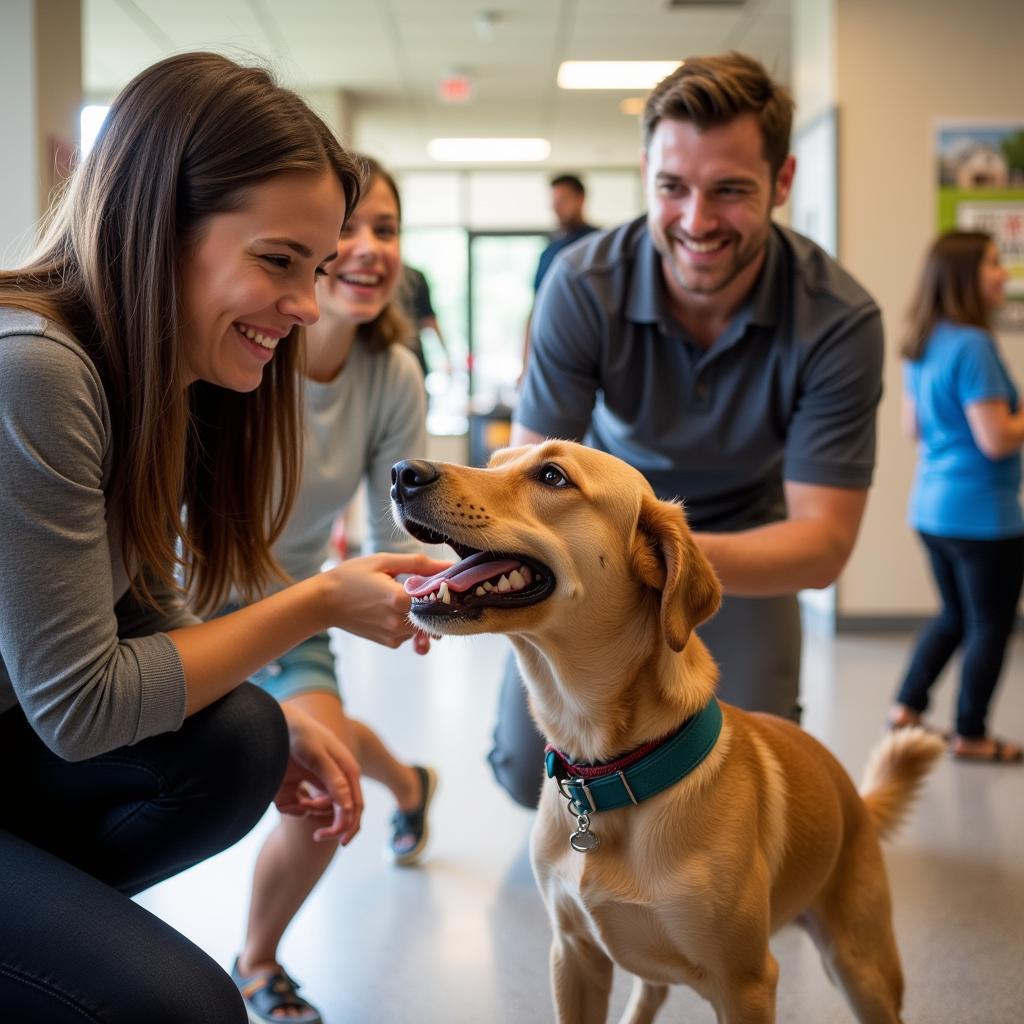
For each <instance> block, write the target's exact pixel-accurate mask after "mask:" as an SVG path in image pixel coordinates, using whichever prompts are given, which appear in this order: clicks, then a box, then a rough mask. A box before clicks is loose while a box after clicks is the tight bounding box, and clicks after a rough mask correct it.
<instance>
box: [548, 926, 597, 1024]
mask: <svg viewBox="0 0 1024 1024" xmlns="http://www.w3.org/2000/svg"><path fill="white" fill-rule="evenodd" d="M551 988H552V995H553V996H554V999H555V1014H556V1018H557V1020H558V1024H603V1022H604V1021H605V1020H607V1018H608V999H609V997H610V995H611V991H612V962H611V960H610V959H609V958H608V957H607V955H606V954H605V952H604V950H602V949H601V948H600V947H599V946H598V945H597V943H595V942H594V941H593V939H591V938H590V937H589V936H582V935H567V934H565V933H562V932H558V931H556V932H555V937H554V939H553V940H552V943H551Z"/></svg>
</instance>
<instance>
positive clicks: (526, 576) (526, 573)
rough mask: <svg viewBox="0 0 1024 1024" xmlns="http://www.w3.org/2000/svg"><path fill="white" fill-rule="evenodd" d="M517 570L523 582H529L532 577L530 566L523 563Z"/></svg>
mask: <svg viewBox="0 0 1024 1024" xmlns="http://www.w3.org/2000/svg"><path fill="white" fill-rule="evenodd" d="M518 572H519V575H520V576H522V577H523V582H524V583H529V582H530V580H531V579H533V573H532V572H530V567H529V566H528V565H524V566H523V567H522V568H521V569H519V570H518Z"/></svg>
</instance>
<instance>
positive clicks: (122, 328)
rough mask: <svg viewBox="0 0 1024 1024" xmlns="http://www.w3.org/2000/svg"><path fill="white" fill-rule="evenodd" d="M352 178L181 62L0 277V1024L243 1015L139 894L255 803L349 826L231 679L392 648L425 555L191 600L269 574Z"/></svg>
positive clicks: (348, 788) (350, 807)
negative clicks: (362, 649) (331, 650)
mask: <svg viewBox="0 0 1024 1024" xmlns="http://www.w3.org/2000/svg"><path fill="white" fill-rule="evenodd" d="M361 175H362V172H361V168H360V167H359V165H358V164H357V163H356V162H355V161H354V160H353V159H352V158H351V157H350V156H349V155H348V154H347V153H345V152H344V150H342V148H341V147H340V146H339V145H338V143H337V141H336V140H335V139H334V137H333V136H332V135H331V133H330V131H329V130H328V129H327V127H326V126H325V125H324V124H323V122H322V121H321V120H320V119H319V118H318V117H317V116H316V115H315V114H313V112H312V111H311V110H310V109H309V108H308V107H307V106H306V104H305V103H304V102H303V101H302V100H301V99H299V97H298V96H296V95H295V94H294V93H292V92H289V91H288V90H285V89H282V88H280V87H279V86H277V85H276V84H275V83H274V81H273V79H272V78H271V77H270V75H269V74H268V73H267V72H266V71H264V70H262V69H258V68H246V67H242V66H240V65H238V64H235V63H234V62H232V61H230V60H227V59H226V58H224V57H220V56H217V55H215V54H208V53H206V54H204V53H192V54H181V55H179V56H176V57H172V58H170V59H168V60H165V61H162V62H160V63H159V64H156V65H154V66H153V67H151V68H148V69H147V70H145V71H143V72H142V73H141V74H139V75H138V76H137V77H136V78H135V79H133V80H132V81H131V82H130V83H129V84H128V85H127V86H126V87H125V89H124V90H123V91H122V93H121V94H120V95H119V96H118V97H117V99H116V100H115V101H114V103H113V105H112V107H111V109H110V113H109V116H108V117H107V120H106V122H105V124H104V127H103V129H102V130H101V131H100V133H99V137H98V139H97V141H96V144H95V146H94V148H93V149H92V150H91V151H90V153H89V154H88V156H86V157H85V158H84V160H83V161H82V163H81V164H80V166H79V167H78V168H77V170H76V171H75V172H74V175H73V177H72V179H71V181H70V183H69V186H68V188H67V190H66V192H65V194H64V196H63V199H62V201H61V203H60V204H59V206H58V207H57V208H56V210H55V211H54V214H53V217H52V220H51V222H50V223H49V225H48V226H47V228H46V231H45V233H44V235H43V237H42V239H41V241H40V243H39V246H38V248H37V251H36V253H35V255H34V256H33V257H32V259H31V261H30V262H29V263H28V264H27V265H26V266H24V267H22V268H20V269H17V270H13V271H6V272H2V273H0V467H2V472H3V480H4V486H3V488H0V522H3V523H4V543H3V545H0V652H2V660H0V771H2V772H3V773H4V774H5V775H7V776H11V777H13V776H14V775H15V774H16V773H17V775H18V776H19V777H20V779H21V780H22V784H21V786H20V787H19V793H17V794H10V795H9V796H8V797H6V798H5V799H4V801H3V803H2V807H0V1006H2V1007H3V1011H2V1015H3V1016H4V1018H5V1019H7V1018H8V1017H10V1018H11V1019H18V1020H46V1021H52V1022H55V1024H61V1022H64V1021H81V1020H83V1019H88V1020H99V1019H102V1020H104V1021H105V1022H108V1024H128V1022H134V1021H139V1020H146V1021H153V1022H158V1021H185V1020H189V1021H198V1020H216V1021H218V1022H238V1024H242V1022H243V1021H245V1020H246V1011H245V1008H244V1006H243V1003H242V1000H241V997H240V995H239V993H238V991H237V989H236V988H235V986H234V985H233V983H232V982H231V979H230V978H229V977H228V976H227V974H226V973H225V972H223V971H222V970H220V969H219V968H218V967H217V965H216V964H214V963H213V961H211V960H210V959H209V958H208V957H207V956H206V955H205V954H204V953H202V952H201V951H200V950H199V949H197V948H196V947H195V946H193V945H192V944H191V943H189V942H188V941H186V940H185V939H184V938H183V937H182V936H180V935H177V934H176V933H174V932H173V931H171V930H170V929H169V928H167V927H166V926H164V925H162V924H161V923H160V922H159V921H157V920H156V919H154V918H152V917H151V916H150V915H148V914H146V913H145V912H144V911H142V910H141V909H140V908H139V907H138V906H136V905H135V904H134V903H133V902H132V901H131V900H130V899H129V897H130V896H131V895H132V894H134V893H136V892H139V891H141V890H142V889H145V888H147V887H149V886H150V885H153V884H154V883H156V882H158V881H160V880H162V879H164V878H167V877H169V876H170V875H173V874H175V873H176V872H178V871H181V870H183V869H184V868H187V867H189V866H191V865H192V864H195V863H197V862H198V861H200V860H203V859H204V858H206V857H208V856H210V855H211V854H213V853H215V852H217V851H219V850H222V849H224V848H225V847H227V846H229V845H231V844H232V843H234V842H235V841H236V840H237V839H239V838H240V837H241V836H242V835H244V834H245V833H246V832H247V831H248V830H249V828H250V827H251V826H252V825H253V824H254V823H255V822H256V821H257V820H259V818H260V817H261V816H262V815H263V812H264V811H265V809H266V806H267V803H268V802H269V801H270V800H271V798H274V799H275V801H276V803H277V805H278V807H279V808H280V809H281V810H282V811H284V812H286V813H288V814H292V815H313V816H314V817H313V818H312V820H313V821H315V822H316V825H317V826H318V827H317V829H316V831H315V833H314V835H315V836H316V837H317V838H320V839H325V840H330V841H340V842H342V843H346V842H348V841H349V840H350V839H351V838H352V836H353V835H354V834H355V832H356V831H357V830H358V827H359V818H360V813H361V810H362V797H361V792H360V788H359V767H358V765H357V763H356V761H355V759H354V758H353V756H352V754H351V752H350V751H349V749H348V748H347V747H346V746H345V744H344V743H343V742H342V741H341V740H339V739H338V738H337V736H336V735H334V734H333V733H331V732H330V731H329V730H327V729H325V728H324V727H323V726H322V725H321V724H320V723H319V722H317V721H315V720H314V719H312V718H311V717H310V716H309V715H308V714H304V713H303V712H302V710H301V709H299V708H290V709H285V712H284V714H283V715H282V711H281V709H280V707H279V706H278V704H277V703H276V702H275V701H274V700H273V699H272V698H270V697H269V696H267V695H266V694H264V693H263V692H261V691H260V690H258V689H257V688H255V687H254V686H252V685H250V684H248V683H244V682H243V680H245V679H246V678H247V677H248V676H250V675H252V674H253V673H255V672H256V671H257V670H258V669H259V668H260V667H261V666H263V665H265V664H266V663H267V662H269V661H271V660H272V659H273V658H275V657H278V656H279V655H281V654H282V653H284V652H285V651H287V650H289V649H290V648H292V647H294V646H295V645H296V644H299V643H300V642H302V641H303V640H306V639H307V638H309V637H310V636H312V635H313V634H316V633H319V632H321V631H323V630H326V629H327V628H328V627H329V626H341V627H344V628H347V629H349V630H350V631H352V632H355V633H358V634H359V635H361V636H364V637H367V638H369V639H373V640H377V641H379V642H381V643H385V644H388V645H389V646H397V645H399V644H400V643H402V642H403V641H404V640H406V639H408V638H409V637H410V636H411V635H412V629H411V627H410V626H409V625H408V623H407V622H406V613H407V611H408V609H409V607H410V606H411V599H410V598H409V597H408V596H407V595H406V594H405V593H404V591H403V590H402V588H401V586H400V585H399V584H398V583H396V582H395V580H394V579H393V576H394V575H395V574H398V573H404V572H421V573H422V572H434V571H437V569H439V568H440V567H441V566H440V564H439V563H435V562H432V561H431V560H429V559H427V558H424V557H422V556H400V555H380V556H377V557H376V558H374V559H369V558H367V559H359V560H354V561H353V562H350V563H348V564H346V565H345V566H343V567H341V568H339V569H337V570H333V571H332V572H329V573H324V574H322V575H319V576H317V577H315V578H311V579H309V580H305V581H304V582H302V583H298V584H295V585H293V586H290V587H287V588H285V589H283V590H281V591H280V592H279V593H277V594H275V595H274V596H273V597H271V598H268V599H267V600H264V601H260V602H257V603H255V604H253V605H251V606H250V607H248V608H246V609H244V610H242V611H239V612H237V613H235V614H233V615H229V616H225V617H223V618H221V619H218V620H216V621H211V622H207V623H200V622H199V620H198V619H197V617H196V616H195V614H193V611H192V608H198V609H199V610H203V609H208V608H210V607H212V606H215V605H216V604H217V603H218V602H219V601H221V600H223V598H224V596H225V595H226V594H227V593H228V592H229V590H232V589H233V590H235V591H236V592H240V593H243V594H248V593H252V592H254V591H256V590H258V589H260V588H262V587H263V586H264V585H265V584H266V583H267V581H268V580H269V579H270V578H272V577H275V576H279V575H282V574H281V572H280V570H279V569H278V567H277V563H276V561H275V559H274V555H273V553H272V551H271V544H272V543H273V541H274V539H275V538H276V537H277V535H278V534H279V533H280V532H281V530H282V529H283V527H284V524H285V521H286V518H287V515H288V512H289V508H290V506H291V504H292V501H293V498H294V494H295V490H296V486H297V481H298V476H299V458H300V454H301V448H300V440H301V436H300V423H301V419H300V408H299V402H298V390H299V388H298V374H297V372H296V369H297V366H298V364H299V360H300V355H301V349H302V342H303V337H302V332H303V331H304V330H305V328H306V327H307V326H308V325H309V324H311V323H313V322H314V321H315V320H316V318H317V315H318V310H317V302H316V293H315V284H316V280H317V278H318V276H319V275H320V274H321V273H322V271H323V268H324V266H325V265H326V264H327V263H328V262H329V261H330V260H331V259H332V258H333V257H334V254H335V251H336V245H337V239H338V236H339V234H340V232H341V229H342V227H343V225H344V221H345V216H346V213H347V212H349V211H351V209H352V208H353V207H354V206H355V205H356V203H357V201H358V198H359V195H360V191H361V187H362V176H361ZM183 512H184V514H183ZM179 576H180V577H183V579H184V586H182V585H181V584H180V583H179ZM189 599H191V602H192V608H190V607H189V606H188V604H187V601H188V600H189ZM78 762H82V764H79V763H78ZM282 776H283V781H282ZM310 786H312V787H313V791H314V792H315V793H317V794H318V795H317V796H315V797H314V796H311V795H310V792H311V791H310V789H309V787H310ZM275 794H276V796H275ZM42 894H46V895H42ZM49 894H59V899H54V898H51V897H50V895H49ZM183 982H184V983H183ZM98 1007H102V1010H98V1009H97V1008H98Z"/></svg>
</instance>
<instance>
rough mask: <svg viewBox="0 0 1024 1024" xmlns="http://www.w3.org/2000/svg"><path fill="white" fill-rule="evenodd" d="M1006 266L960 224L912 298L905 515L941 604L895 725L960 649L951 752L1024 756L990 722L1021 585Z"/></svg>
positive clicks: (921, 641)
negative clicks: (1005, 331) (995, 321)
mask: <svg viewBox="0 0 1024 1024" xmlns="http://www.w3.org/2000/svg"><path fill="white" fill-rule="evenodd" d="M1008 278H1009V274H1008V272H1007V271H1006V269H1005V268H1004V267H1003V266H1002V265H1001V263H1000V260H999V250H998V249H997V248H996V246H995V243H994V242H993V240H992V238H991V237H990V236H989V235H987V234H985V233H984V232H979V231H952V232H949V233H947V234H945V235H942V236H941V237H940V238H939V239H937V240H936V241H935V243H934V244H933V245H932V247H931V250H930V251H929V253H928V257H927V259H926V261H925V266H924V271H923V273H922V275H921V280H920V283H919V285H918V288H917V294H916V296H915V298H914V301H913V304H912V306H911V313H910V330H909V331H908V334H907V338H906V341H905V342H904V344H903V348H902V355H903V358H904V359H905V360H906V362H905V374H904V393H903V423H904V430H905V432H906V433H907V434H908V436H910V437H911V438H913V439H916V440H917V441H918V461H917V469H916V472H915V475H914V486H913V490H912V491H911V495H910V509H909V514H908V521H909V523H910V525H911V526H912V527H913V528H914V529H915V530H916V531H917V533H918V536H919V537H920V538H921V542H922V544H923V545H924V547H925V550H926V551H927V553H928V559H929V562H930V564H931V570H932V573H933V575H934V577H935V583H936V586H937V588H938V592H939V597H940V600H941V602H942V607H941V610H940V611H939V614H938V615H937V616H936V617H935V618H934V619H932V620H931V622H929V623H928V625H927V626H926V627H925V628H924V630H923V631H922V633H921V635H920V636H919V637H918V640H917V644H916V646H915V647H914V651H913V654H912V656H911V660H910V665H909V666H908V668H907V671H906V674H905V676H904V679H903V683H902V685H901V686H900V689H899V692H898V694H897V696H896V703H895V704H894V705H893V707H892V708H891V709H890V711H889V716H888V724H889V726H890V727H891V728H900V727H904V726H910V725H919V724H921V722H922V716H923V714H924V712H925V711H926V710H927V708H928V702H929V694H930V691H931V688H932V686H933V685H934V683H935V681H936V679H937V678H938V677H939V675H940V673H941V672H942V670H943V669H944V668H945V667H946V664H947V663H948V661H949V659H950V657H951V656H952V655H953V652H954V651H955V650H956V649H957V648H962V652H963V661H962V664H961V668H960V693H959V697H958V700H957V708H956V726H955V735H954V736H953V737H952V739H951V741H950V749H951V751H952V753H953V755H954V756H955V757H957V758H960V759H962V760H972V761H988V762H992V763H995V764H1007V763H1019V762H1020V761H1021V759H1022V756H1024V753H1022V749H1021V746H1020V744H1018V743H1010V742H1007V741H1004V740H1000V739H996V738H995V737H993V736H992V735H991V734H990V733H989V732H988V728H987V718H988V712H989V705H990V703H991V700H992V695H993V694H994V692H995V689H996V686H997V684H998V682H999V676H1000V673H1001V671H1002V667H1003V660H1004V656H1005V653H1006V645H1007V642H1008V640H1009V638H1010V634H1011V632H1012V630H1013V624H1014V619H1015V617H1016V613H1017V602H1018V601H1019V599H1020V592H1021V584H1022V582H1024V515H1022V512H1021V503H1020V487H1021V446H1022V444H1024V412H1022V411H1021V409H1020V401H1019V396H1018V393H1017V388H1016V386H1015V385H1014V382H1013V380H1012V379H1011V377H1010V374H1009V372H1008V371H1007V369H1006V365H1005V364H1004V362H1003V359H1002V357H1001V355H1000V353H999V346H998V344H997V343H996V339H995V337H994V336H993V334H992V317H993V314H994V313H995V311H996V310H997V309H998V308H999V306H1000V305H1001V304H1002V302H1003V299H1004V289H1005V285H1006V282H1007V280H1008Z"/></svg>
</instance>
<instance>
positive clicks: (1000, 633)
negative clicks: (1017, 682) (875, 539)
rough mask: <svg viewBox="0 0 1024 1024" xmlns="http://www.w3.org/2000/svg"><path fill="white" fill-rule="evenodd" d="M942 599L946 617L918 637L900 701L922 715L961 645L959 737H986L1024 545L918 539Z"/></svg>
mask: <svg viewBox="0 0 1024 1024" xmlns="http://www.w3.org/2000/svg"><path fill="white" fill-rule="evenodd" d="M920 537H921V540H922V541H923V542H924V546H925V548H927V550H928V557H929V558H930V559H931V565H932V572H933V573H934V575H935V582H936V583H937V584H938V587H939V596H940V597H941V598H942V610H941V611H940V612H939V614H938V615H937V616H936V617H935V618H934V619H932V621H931V622H929V623H928V625H927V626H925V628H924V630H923V631H922V633H921V635H920V636H919V637H918V640H917V645H916V647H915V648H914V653H913V655H912V657H911V660H910V666H909V668H908V669H907V673H906V676H905V677H904V679H903V685H902V686H901V687H900V691H899V694H898V695H897V697H896V699H897V701H899V703H900V704H905V705H906V706H907V707H908V708H913V709H914V710H915V711H921V712H923V711H924V710H925V709H926V708H927V707H928V691H929V690H930V689H931V687H932V684H933V683H934V682H935V680H936V679H937V678H938V677H939V674H940V673H941V672H942V670H943V669H944V668H945V667H946V663H947V662H948V661H949V659H950V657H951V656H952V654H953V652H954V651H955V650H956V649H957V647H959V646H961V644H962V645H963V663H962V665H961V669H960V694H959V697H958V700H957V707H956V731H957V733H958V734H959V735H960V736H964V737H968V738H971V739H977V738H981V737H983V736H985V735H986V732H985V719H986V717H987V716H988V706H989V703H990V702H991V700H992V694H993V693H994V692H995V688H996V683H997V682H998V681H999V674H1000V672H1001V671H1002V668H1003V658H1004V655H1005V653H1006V644H1007V641H1008V640H1009V638H1010V633H1011V632H1012V630H1013V623H1014V618H1015V616H1016V613H1017V602H1018V600H1019V599H1020V591H1021V583H1022V581H1024V537H1007V538H1003V539H999V540H962V539H959V538H954V537H935V536H932V535H931V534H927V533H922V534H920Z"/></svg>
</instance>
